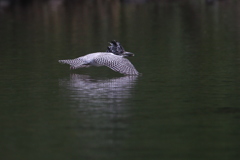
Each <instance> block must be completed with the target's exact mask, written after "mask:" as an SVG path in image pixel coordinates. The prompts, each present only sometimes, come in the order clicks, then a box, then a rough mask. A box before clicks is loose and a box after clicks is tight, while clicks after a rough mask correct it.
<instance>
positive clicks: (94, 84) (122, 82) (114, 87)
mask: <svg viewBox="0 0 240 160" xmlns="http://www.w3.org/2000/svg"><path fill="white" fill-rule="evenodd" d="M137 78H138V77H137V76H124V77H118V78H112V79H101V78H91V77H90V76H88V75H79V74H71V75H70V79H60V80H59V85H60V86H62V87H63V88H64V89H67V94H68V96H69V97H70V99H71V100H72V101H79V102H81V105H79V107H81V106H83V105H84V106H85V105H91V106H98V107H100V106H112V105H114V106H115V107H117V106H120V105H124V103H126V101H127V99H129V98H130V97H131V96H132V93H131V91H132V90H133V88H134V86H135V84H136V81H137Z"/></svg>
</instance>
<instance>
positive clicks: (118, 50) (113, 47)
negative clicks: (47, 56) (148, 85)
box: [58, 40, 139, 75]
mask: <svg viewBox="0 0 240 160" xmlns="http://www.w3.org/2000/svg"><path fill="white" fill-rule="evenodd" d="M109 43H110V46H108V47H107V50H106V52H95V53H89V54H87V55H85V56H81V57H78V58H75V59H66V60H59V61H58V62H59V63H63V64H69V65H70V69H78V68H87V67H90V66H96V67H100V66H106V67H109V68H110V69H112V70H113V71H115V72H119V73H121V74H124V75H139V72H138V71H137V70H136V69H135V67H134V66H133V64H132V63H131V62H130V61H129V60H128V59H127V58H126V57H132V56H134V54H133V53H131V52H127V51H125V49H124V48H123V46H122V45H121V44H120V43H119V42H118V41H116V40H112V41H111V42H109Z"/></svg>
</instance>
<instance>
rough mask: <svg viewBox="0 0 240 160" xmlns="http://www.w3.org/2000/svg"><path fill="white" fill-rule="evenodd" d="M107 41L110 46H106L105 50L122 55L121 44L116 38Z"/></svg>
mask: <svg viewBox="0 0 240 160" xmlns="http://www.w3.org/2000/svg"><path fill="white" fill-rule="evenodd" d="M109 43H110V46H108V47H107V51H106V52H111V53H114V54H116V55H122V54H123V53H124V52H125V50H124V48H123V46H122V45H121V44H120V43H119V42H117V41H116V40H113V41H111V42H109Z"/></svg>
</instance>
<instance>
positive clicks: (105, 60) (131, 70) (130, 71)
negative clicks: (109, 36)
mask: <svg viewBox="0 0 240 160" xmlns="http://www.w3.org/2000/svg"><path fill="white" fill-rule="evenodd" d="M94 63H96V64H98V65H103V66H107V67H109V68H111V69H112V70H114V71H116V72H119V73H122V74H125V75H138V74H139V73H138V71H137V70H136V69H135V67H134V66H133V65H132V63H131V62H130V61H129V60H128V59H126V58H123V57H121V56H117V55H113V54H103V55H102V56H98V57H96V58H95V59H94Z"/></svg>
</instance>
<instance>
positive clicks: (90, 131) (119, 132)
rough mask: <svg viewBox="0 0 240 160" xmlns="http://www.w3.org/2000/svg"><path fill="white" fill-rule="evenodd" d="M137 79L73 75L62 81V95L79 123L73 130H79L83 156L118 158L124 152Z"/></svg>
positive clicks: (132, 77)
mask: <svg viewBox="0 0 240 160" xmlns="http://www.w3.org/2000/svg"><path fill="white" fill-rule="evenodd" d="M137 79H138V77H136V76H125V77H118V78H111V79H101V78H92V77H90V76H88V75H79V74H71V75H70V78H63V79H60V80H59V85H60V88H61V92H60V93H61V94H62V97H63V99H65V101H66V104H67V106H70V107H71V108H72V112H73V113H72V114H73V115H74V116H75V119H77V120H78V122H77V124H75V125H74V126H75V127H74V128H73V130H74V131H76V130H77V132H76V134H77V136H78V137H79V138H78V140H80V142H77V143H78V144H77V146H78V148H79V149H80V150H81V154H82V155H85V156H87V157H89V158H96V155H97V157H98V158H99V156H100V157H105V156H106V157H108V158H113V159H115V158H116V155H117V154H116V152H119V151H121V150H122V148H123V146H124V145H125V143H126V138H127V137H128V135H129V133H128V127H129V126H128V119H129V115H130V113H129V110H130V107H131V105H129V103H128V102H129V101H132V100H131V98H132V97H133V93H132V91H133V89H134V87H135V85H136V83H137ZM103 148H104V149H103ZM106 149H107V150H106ZM108 149H110V150H111V152H108ZM89 151H94V152H95V154H89ZM98 152H99V153H98Z"/></svg>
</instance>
